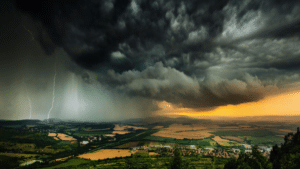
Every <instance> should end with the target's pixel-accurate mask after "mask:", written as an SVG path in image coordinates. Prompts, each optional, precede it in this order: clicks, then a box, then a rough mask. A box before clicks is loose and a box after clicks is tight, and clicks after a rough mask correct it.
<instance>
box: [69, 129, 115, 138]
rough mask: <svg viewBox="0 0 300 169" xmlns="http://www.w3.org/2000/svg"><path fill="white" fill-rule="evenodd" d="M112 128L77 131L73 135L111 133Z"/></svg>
mask: <svg viewBox="0 0 300 169" xmlns="http://www.w3.org/2000/svg"><path fill="white" fill-rule="evenodd" d="M112 132H113V130H103V131H77V132H75V133H74V134H73V135H74V136H77V137H80V136H97V135H104V134H112Z"/></svg>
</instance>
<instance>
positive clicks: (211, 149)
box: [205, 147, 214, 151]
mask: <svg viewBox="0 0 300 169" xmlns="http://www.w3.org/2000/svg"><path fill="white" fill-rule="evenodd" d="M205 150H209V151H213V150H214V149H213V148H208V147H206V148H205Z"/></svg>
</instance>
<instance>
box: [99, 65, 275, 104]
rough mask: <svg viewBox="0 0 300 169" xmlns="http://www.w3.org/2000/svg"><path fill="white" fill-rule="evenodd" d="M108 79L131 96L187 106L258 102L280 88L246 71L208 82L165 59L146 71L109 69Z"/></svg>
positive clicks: (111, 84)
mask: <svg viewBox="0 0 300 169" xmlns="http://www.w3.org/2000/svg"><path fill="white" fill-rule="evenodd" d="M106 78H107V79H100V80H101V81H102V80H105V81H106V82H107V83H108V84H109V85H110V86H114V87H115V88H117V89H118V90H120V91H125V92H126V93H127V94H129V95H133V96H143V97H146V98H152V99H155V100H160V101H163V100H167V101H169V102H172V103H176V104H178V105H182V106H184V107H190V108H195V109H209V108H214V107H216V106H221V105H227V104H239V103H244V102H251V101H258V100H260V99H262V98H263V97H264V96H265V95H266V94H269V93H268V92H272V91H276V90H277V88H276V87H275V86H272V85H268V86H264V85H262V84H261V81H260V80H259V79H258V78H257V77H253V76H251V75H249V74H245V75H244V76H243V79H241V80H238V79H233V80H227V79H220V78H218V79H214V78H211V77H208V78H207V79H205V80H204V81H199V80H198V79H196V78H192V77H189V76H187V75H186V74H184V73H182V72H180V71H178V70H176V69H174V68H170V67H164V66H163V64H162V63H161V62H158V63H156V64H155V65H154V66H150V67H148V68H147V69H145V70H144V71H142V72H139V71H127V72H124V73H122V74H119V73H115V72H114V71H109V72H108V75H107V76H106Z"/></svg>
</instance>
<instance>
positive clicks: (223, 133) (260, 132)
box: [211, 130, 278, 137]
mask: <svg viewBox="0 0 300 169" xmlns="http://www.w3.org/2000/svg"><path fill="white" fill-rule="evenodd" d="M211 133H212V134H214V135H216V136H251V137H265V136H275V135H278V133H277V132H273V131H269V130H238V131H233V130H219V131H215V132H211Z"/></svg>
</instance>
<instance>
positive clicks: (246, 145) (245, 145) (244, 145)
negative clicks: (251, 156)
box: [241, 144, 252, 149]
mask: <svg viewBox="0 0 300 169" xmlns="http://www.w3.org/2000/svg"><path fill="white" fill-rule="evenodd" d="M241 146H242V147H244V148H247V149H251V148H252V147H251V145H249V144H242V145H241Z"/></svg>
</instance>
